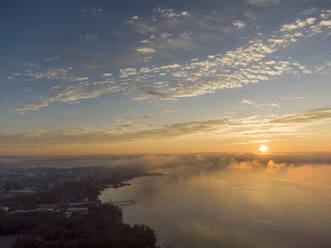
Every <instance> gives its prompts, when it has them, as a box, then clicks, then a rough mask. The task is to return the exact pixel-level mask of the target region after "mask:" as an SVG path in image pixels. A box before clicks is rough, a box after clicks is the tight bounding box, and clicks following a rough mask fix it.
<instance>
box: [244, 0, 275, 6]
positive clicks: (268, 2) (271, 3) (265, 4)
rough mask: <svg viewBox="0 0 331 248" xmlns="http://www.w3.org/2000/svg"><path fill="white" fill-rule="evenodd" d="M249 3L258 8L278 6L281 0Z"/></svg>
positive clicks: (251, 0)
mask: <svg viewBox="0 0 331 248" xmlns="http://www.w3.org/2000/svg"><path fill="white" fill-rule="evenodd" d="M247 3H248V4H252V5H258V6H267V5H277V4H279V3H280V0H247Z"/></svg>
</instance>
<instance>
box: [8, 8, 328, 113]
mask: <svg viewBox="0 0 331 248" xmlns="http://www.w3.org/2000/svg"><path fill="white" fill-rule="evenodd" d="M164 13H168V14H169V13H170V12H164ZM176 13H177V12H176ZM321 13H325V12H321ZM168 14H167V15H168ZM177 14H178V13H177ZM164 18H166V19H169V18H168V17H164ZM315 18H316V17H307V18H305V19H297V20H295V21H294V22H292V23H289V24H284V25H282V26H281V27H280V29H279V30H278V31H274V32H272V33H271V34H270V35H269V36H266V38H263V39H262V38H260V37H259V38H256V39H252V40H249V41H248V42H247V44H246V45H243V46H240V47H238V48H236V49H234V50H228V51H226V52H224V53H216V54H209V56H207V57H206V58H202V59H191V60H188V61H186V62H183V63H181V64H179V63H178V64H165V65H158V66H156V65H154V66H153V65H152V66H149V67H146V66H144V67H141V68H139V67H138V66H137V67H135V68H134V67H129V68H124V69H120V70H119V72H118V73H117V74H116V73H114V75H113V77H112V80H113V82H112V83H109V81H107V80H105V81H97V82H93V81H91V80H89V81H87V80H88V78H87V77H84V76H83V77H79V76H76V75H75V73H74V70H73V68H72V67H63V68H61V67H58V68H47V69H44V70H41V71H34V70H35V69H34V68H29V70H28V71H27V72H24V73H18V75H16V74H13V75H12V76H11V78H15V77H22V76H25V77H29V78H31V79H41V78H47V79H62V80H68V81H87V82H84V84H73V85H72V86H68V87H67V88H65V87H60V88H59V89H58V90H57V93H58V94H59V95H60V94H63V95H67V94H69V93H72V94H73V95H74V96H75V97H73V99H76V101H79V100H80V99H79V96H81V99H90V98H92V97H93V96H94V97H98V96H99V95H103V94H107V93H112V92H115V91H116V92H123V93H125V94H130V95H131V96H132V99H134V100H145V99H149V98H157V99H161V100H176V99H180V98H185V97H194V96H200V95H204V94H209V93H214V92H216V91H218V90H223V89H228V88H240V87H244V86H246V85H248V84H256V83H259V82H262V81H267V80H271V79H274V78H277V77H280V76H283V75H287V74H294V75H298V74H312V73H320V74H322V73H324V74H327V73H329V71H330V65H331V64H330V63H329V62H327V63H324V64H323V65H315V66H312V67H308V66H306V65H302V64H300V63H299V62H297V61H295V60H293V58H291V57H284V56H277V52H280V51H283V50H284V49H286V48H287V47H288V46H290V45H291V44H295V43H298V42H299V41H302V40H304V39H307V38H310V37H312V36H314V35H320V34H323V32H327V30H328V29H329V26H327V25H326V24H327V23H325V21H326V19H323V20H319V19H317V18H316V20H315ZM137 21H140V20H137ZM191 37H192V33H190V32H188V31H185V32H182V33H177V34H171V35H170V33H165V32H159V33H158V34H153V35H150V36H149V39H148V40H147V43H148V47H139V48H136V49H137V50H136V52H137V53H138V54H141V56H145V57H143V58H146V59H149V58H150V55H152V54H153V56H156V55H159V54H162V53H163V54H164V55H166V56H169V55H170V54H169V51H171V49H173V51H176V49H178V48H183V49H187V48H190V47H191V45H192V40H191ZM154 54H155V55H154ZM147 55H149V56H147ZM102 75H103V74H101V76H102ZM123 79H125V80H123ZM98 88H99V89H98ZM69 89H70V90H69ZM115 89H116V90H115ZM88 90H91V92H87V91H88ZM77 91H78V92H80V94H77ZM50 92H54V90H50ZM50 95H51V96H50ZM50 95H49V92H46V93H45V95H43V96H41V97H40V98H41V99H43V100H42V102H43V103H50V102H55V101H63V102H71V101H68V100H67V99H68V98H69V97H65V98H63V97H56V98H54V97H53V94H50ZM54 99H57V100H54ZM69 99H70V98H69ZM269 104H270V103H269ZM276 104H277V103H276ZM276 104H274V105H273V106H272V107H276ZM265 106H267V105H265ZM269 106H270V107H271V105H269Z"/></svg>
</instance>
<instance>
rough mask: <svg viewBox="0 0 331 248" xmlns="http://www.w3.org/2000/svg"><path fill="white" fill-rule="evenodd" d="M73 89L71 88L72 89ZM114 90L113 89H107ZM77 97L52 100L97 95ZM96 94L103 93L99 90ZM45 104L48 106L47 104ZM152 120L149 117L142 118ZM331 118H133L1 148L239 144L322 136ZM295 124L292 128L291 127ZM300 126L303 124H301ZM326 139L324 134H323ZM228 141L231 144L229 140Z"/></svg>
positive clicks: (12, 140)
mask: <svg viewBox="0 0 331 248" xmlns="http://www.w3.org/2000/svg"><path fill="white" fill-rule="evenodd" d="M71 90H72V89H71ZM105 90H110V91H113V90H114V89H111V88H110V89H108V88H105ZM74 92H75V94H74V95H73V94H69V95H62V94H59V95H56V94H55V95H54V96H53V100H52V101H59V100H58V98H62V99H61V101H68V102H72V101H76V100H77V98H79V99H80V98H82V97H84V98H92V97H95V96H90V95H86V93H85V92H84V91H78V90H77V89H75V90H74ZM94 94H96V95H98V94H100V92H99V91H96V92H94ZM44 104H46V103H44ZM40 107H41V106H24V105H21V106H16V107H15V108H16V110H19V111H25V110H27V109H28V108H30V109H36V108H40ZM141 118H143V119H149V118H148V116H143V117H141ZM330 119H331V109H315V110H311V111H306V112H302V113H294V114H290V115H282V116H278V117H275V116H269V117H263V116H249V117H243V118H233V117H226V118H221V119H212V120H204V121H190V122H181V123H173V124H167V125H133V124H132V121H134V120H136V118H133V117H127V118H124V119H123V123H120V124H119V125H116V126H114V127H112V128H109V129H94V128H72V129H50V130H39V131H32V132H26V133H19V134H13V135H0V136H1V137H0V141H1V142H0V147H1V146H3V147H6V146H10V145H19V144H22V145H24V144H29V145H41V144H48V145H51V146H55V145H59V144H66V145H70V144H75V145H78V144H84V143H86V142H87V141H88V142H87V143H88V144H113V143H123V142H137V141H141V140H160V141H161V140H174V139H182V138H188V139H195V138H199V137H201V136H203V137H212V139H218V140H228V139H230V140H232V142H233V140H238V141H240V142H246V141H247V142H248V143H252V142H253V141H255V142H256V141H257V140H260V139H268V140H275V139H280V138H284V139H290V137H295V138H298V135H300V136H301V137H305V136H309V137H311V136H312V135H313V136H314V137H315V136H316V137H321V134H319V133H316V130H318V129H319V128H318V126H313V127H312V126H311V125H312V124H314V123H315V124H316V125H318V122H317V121H318V120H325V121H326V120H328V121H330ZM289 124H293V125H289ZM298 124H300V125H298ZM323 136H324V137H325V134H324V135H323ZM228 142H229V141H228ZM230 144H231V143H230Z"/></svg>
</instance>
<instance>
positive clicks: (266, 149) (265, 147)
mask: <svg viewBox="0 0 331 248" xmlns="http://www.w3.org/2000/svg"><path fill="white" fill-rule="evenodd" d="M266 151H268V147H267V146H266V145H262V146H260V147H259V152H262V153H265V152H266Z"/></svg>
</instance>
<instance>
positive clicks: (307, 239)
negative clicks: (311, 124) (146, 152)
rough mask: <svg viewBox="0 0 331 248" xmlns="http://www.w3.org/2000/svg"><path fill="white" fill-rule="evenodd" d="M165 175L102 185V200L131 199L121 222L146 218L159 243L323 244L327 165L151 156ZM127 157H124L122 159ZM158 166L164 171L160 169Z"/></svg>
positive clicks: (328, 203)
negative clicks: (121, 184) (118, 185)
mask: <svg viewBox="0 0 331 248" xmlns="http://www.w3.org/2000/svg"><path fill="white" fill-rule="evenodd" d="M142 160H143V161H144V162H145V164H147V165H148V164H150V165H151V164H153V162H155V164H156V165H155V166H156V167H158V166H159V167H158V168H155V169H153V170H152V171H153V172H162V173H164V175H163V176H151V177H140V178H135V179H133V180H131V181H130V183H131V184H132V185H131V186H126V187H122V188H117V189H112V188H111V189H106V190H105V191H104V192H102V194H101V196H100V199H101V200H102V201H104V202H105V201H109V200H112V201H122V200H137V201H138V202H139V203H138V204H136V205H132V206H126V207H124V221H125V222H126V223H129V224H134V223H145V224H147V225H148V226H150V227H151V228H153V229H154V230H155V231H156V233H157V238H158V242H159V244H160V245H162V247H166V246H168V245H169V246H170V247H174V248H175V247H257V248H258V247H329V245H330V243H331V237H330V235H329V234H330V232H331V211H330V209H331V182H330V180H329V179H328V175H330V173H331V167H330V166H329V165H327V164H311V163H310V164H308V163H301V164H300V165H296V164H294V163H292V164H291V163H277V162H274V161H272V160H266V161H262V162H259V161H258V160H241V162H239V161H238V160H236V159H235V158H232V159H230V160H229V159H224V158H223V159H222V157H220V158H217V156H206V155H205V156H201V155H196V156H195V157H194V158H190V159H188V156H186V158H185V159H183V156H180V157H178V156H168V157H167V156H159V157H157V156H149V157H145V158H143V159H142ZM127 162H128V161H126V163H127ZM161 167H162V168H161Z"/></svg>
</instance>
